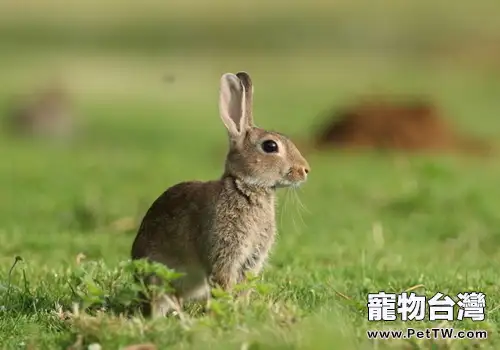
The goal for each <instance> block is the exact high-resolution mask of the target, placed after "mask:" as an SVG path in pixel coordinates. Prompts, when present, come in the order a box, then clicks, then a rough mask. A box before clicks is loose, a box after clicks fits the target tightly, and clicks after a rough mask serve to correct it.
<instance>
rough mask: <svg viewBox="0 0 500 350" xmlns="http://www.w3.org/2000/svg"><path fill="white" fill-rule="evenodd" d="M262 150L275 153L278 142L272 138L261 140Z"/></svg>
mask: <svg viewBox="0 0 500 350" xmlns="http://www.w3.org/2000/svg"><path fill="white" fill-rule="evenodd" d="M262 150H263V151H264V152H266V153H276V152H278V144H277V143H276V142H274V141H273V140H267V141H264V142H262Z"/></svg>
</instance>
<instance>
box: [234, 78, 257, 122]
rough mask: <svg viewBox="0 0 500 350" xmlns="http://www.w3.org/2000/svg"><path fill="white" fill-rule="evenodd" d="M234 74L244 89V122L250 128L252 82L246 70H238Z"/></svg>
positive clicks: (251, 120) (251, 119)
mask: <svg viewBox="0 0 500 350" xmlns="http://www.w3.org/2000/svg"><path fill="white" fill-rule="evenodd" d="M236 76H237V77H238V78H239V79H240V81H241V83H242V84H243V88H244V90H245V123H246V126H247V127H249V128H251V127H253V126H254V123H253V83H252V79H251V78H250V75H249V74H248V73H247V72H238V73H236Z"/></svg>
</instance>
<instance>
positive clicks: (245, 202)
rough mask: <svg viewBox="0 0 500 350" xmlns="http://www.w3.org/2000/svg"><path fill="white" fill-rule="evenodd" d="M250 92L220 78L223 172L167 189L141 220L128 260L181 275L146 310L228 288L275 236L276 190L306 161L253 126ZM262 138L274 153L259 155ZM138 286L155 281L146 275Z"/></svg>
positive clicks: (305, 167) (244, 83) (255, 266)
mask: <svg viewBox="0 0 500 350" xmlns="http://www.w3.org/2000/svg"><path fill="white" fill-rule="evenodd" d="M252 95H253V85H252V81H251V80H250V77H249V76H248V74H247V73H244V72H240V73H238V74H237V75H233V74H229V73H227V74H224V75H223V76H222V78H221V92H220V113H221V118H222V121H223V122H224V124H225V126H226V128H227V130H228V135H229V140H230V147H229V152H228V155H227V158H226V162H225V170H224V173H223V175H222V176H221V178H220V179H219V180H215V181H208V182H199V181H191V182H183V183H179V184H177V185H174V186H172V187H170V188H169V189H168V190H167V191H165V192H164V193H163V194H162V195H161V196H160V197H159V198H158V199H157V200H156V201H155V202H154V203H153V204H152V206H151V207H150V208H149V210H148V212H147V213H146V215H145V217H144V219H143V221H142V223H141V226H140V228H139V232H138V234H137V237H136V239H135V241H134V243H133V247H132V259H141V258H147V259H149V260H151V261H156V262H160V263H163V264H165V265H166V266H168V267H169V268H172V269H174V270H176V271H178V272H182V273H185V275H184V276H183V277H181V278H180V279H179V280H176V281H174V283H173V287H174V289H175V293H174V295H170V296H165V295H161V296H159V297H158V298H156V299H154V300H152V303H151V307H152V309H151V310H148V308H146V309H145V311H146V312H149V311H150V312H152V313H153V314H154V315H165V314H166V312H167V311H169V310H170V309H171V308H172V307H175V306H177V307H179V306H181V305H182V301H183V300H185V299H206V300H208V299H209V297H210V287H211V286H213V285H218V286H220V287H221V288H222V289H224V290H226V291H231V289H232V287H233V286H234V285H235V284H236V283H239V282H242V281H243V280H244V278H245V274H246V273H247V272H251V273H253V274H258V273H260V272H261V270H262V268H263V266H264V264H265V261H266V259H267V257H268V254H269V251H270V249H271V247H272V246H273V243H274V241H275V235H276V222H275V204H276V198H275V191H276V188H277V187H286V186H299V185H300V184H301V183H303V182H304V181H306V178H307V173H308V172H309V164H308V163H307V161H306V160H305V159H304V158H303V157H302V155H301V154H300V152H299V151H298V149H297V148H296V147H295V145H294V144H293V143H292V142H291V141H290V140H289V139H288V138H286V137H285V136H284V135H282V134H279V133H276V132H270V131H266V130H264V129H261V128H257V127H255V126H254V125H253V116H252V106H251V104H252ZM264 140H274V141H275V142H276V143H277V144H278V150H279V151H278V152H277V153H266V152H264V151H263V149H262V148H261V143H262V142H263V141H264ZM146 283H160V282H159V281H158V279H157V278H156V277H154V276H152V277H151V276H150V277H149V278H147V279H146ZM169 301H174V304H169Z"/></svg>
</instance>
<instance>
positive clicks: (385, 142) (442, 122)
mask: <svg viewBox="0 0 500 350" xmlns="http://www.w3.org/2000/svg"><path fill="white" fill-rule="evenodd" d="M315 146H316V148H324V147H329V146H333V147H335V148H371V149H381V150H400V151H427V152H429V151H430V152H443V151H448V152H449V151H460V152H470V153H484V152H487V151H488V150H489V146H488V145H486V144H485V143H484V142H482V141H479V140H476V139H473V138H470V137H465V136H463V135H459V134H458V133H457V132H456V130H454V128H452V127H451V125H450V124H449V123H448V122H447V121H446V118H444V117H443V115H442V113H441V111H440V110H439V109H438V108H437V107H436V106H435V105H434V104H432V103H430V102H428V101H426V100H424V99H420V98H404V99H401V98H395V97H392V98H391V97H388V96H385V97H381V96H378V97H369V98H364V99H362V100H361V101H359V102H357V103H354V104H352V105H348V106H346V107H345V108H343V109H341V110H338V111H336V112H334V113H333V115H331V114H330V116H329V121H328V124H327V125H324V126H323V127H322V128H320V132H319V135H317V137H316V139H315Z"/></svg>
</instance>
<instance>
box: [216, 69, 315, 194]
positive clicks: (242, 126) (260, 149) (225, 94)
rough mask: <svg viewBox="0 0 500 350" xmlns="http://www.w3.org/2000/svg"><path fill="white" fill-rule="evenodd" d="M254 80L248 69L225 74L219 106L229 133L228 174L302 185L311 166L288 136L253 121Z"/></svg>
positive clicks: (260, 182) (269, 184)
mask: <svg viewBox="0 0 500 350" xmlns="http://www.w3.org/2000/svg"><path fill="white" fill-rule="evenodd" d="M252 100H253V84H252V80H251V78H250V76H249V75H248V74H247V73H245V72H239V73H237V74H232V73H226V74H224V75H223V76H222V77H221V85H220V99H219V110H220V116H221V119H222V121H223V123H224V125H225V126H226V129H227V131H228V135H229V152H228V155H227V158H226V169H225V171H226V174H229V175H232V176H235V177H237V178H239V179H241V180H242V181H244V182H245V183H247V184H249V185H253V186H259V187H266V188H276V187H288V186H299V185H300V184H302V183H303V182H305V181H306V179H307V174H308V173H309V171H310V167H309V164H308V162H307V161H306V160H305V158H304V157H303V156H302V155H301V154H300V151H299V150H298V149H297V147H296V146H295V145H294V144H293V142H292V141H290V140H289V139H288V138H287V137H286V136H284V135H282V134H280V133H277V132H273V131H267V130H264V129H261V128H258V127H256V126H255V125H254V123H253V113H252Z"/></svg>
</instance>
